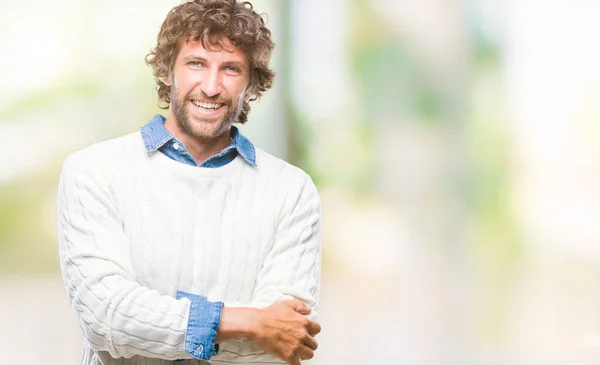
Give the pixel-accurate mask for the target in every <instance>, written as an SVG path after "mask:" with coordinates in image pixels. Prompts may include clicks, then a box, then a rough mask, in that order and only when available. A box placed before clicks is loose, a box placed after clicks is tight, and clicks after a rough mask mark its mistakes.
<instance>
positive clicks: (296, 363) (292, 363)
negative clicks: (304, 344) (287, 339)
mask: <svg viewBox="0 0 600 365" xmlns="http://www.w3.org/2000/svg"><path fill="white" fill-rule="evenodd" d="M286 362H287V363H288V365H301V363H300V358H298V355H296V354H295V353H294V354H292V356H291V357H290V358H289V359H288V360H287V361H286Z"/></svg>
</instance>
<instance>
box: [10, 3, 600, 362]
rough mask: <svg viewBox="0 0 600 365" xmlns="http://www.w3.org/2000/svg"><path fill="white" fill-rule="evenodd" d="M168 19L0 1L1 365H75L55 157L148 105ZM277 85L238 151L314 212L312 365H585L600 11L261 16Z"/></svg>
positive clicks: (111, 133)
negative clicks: (153, 57) (317, 213)
mask: <svg viewBox="0 0 600 365" xmlns="http://www.w3.org/2000/svg"><path fill="white" fill-rule="evenodd" d="M179 3H180V2H179V1H167V0H160V1H159V0H128V1H120V0H89V1H72V0H55V1H43V0H30V1H26V2H25V1H17V0H1V2H0V4H1V5H2V9H3V10H2V11H1V12H0V55H2V57H0V70H1V71H0V72H1V74H2V82H1V83H0V323H2V331H0V358H1V359H2V360H1V361H0V362H1V363H2V364H15V363H25V364H42V363H43V364H46V365H65V364H78V362H79V356H80V352H81V339H80V335H79V332H78V329H77V326H76V324H75V321H74V317H73V316H72V313H71V310H70V308H69V303H68V301H67V297H66V294H65V292H64V289H63V286H62V281H61V277H60V271H59V265H58V257H57V256H58V255H57V243H56V223H55V222H56V203H55V201H56V188H57V182H58V176H59V172H60V168H61V164H62V161H63V160H64V159H65V157H66V156H67V155H68V154H69V153H71V152H73V151H75V150H77V149H79V148H82V147H84V146H86V145H89V144H90V143H92V142H95V141H100V140H105V139H108V138H112V137H115V136H119V135H122V134H125V133H129V132H132V131H135V130H137V129H138V128H139V127H140V126H142V125H143V124H145V123H146V122H147V121H148V120H149V119H150V118H151V117H152V116H153V115H154V114H156V113H160V112H163V111H161V110H160V109H159V108H158V107H157V98H156V93H155V90H154V89H155V85H154V81H153V76H152V73H151V70H150V69H149V68H148V67H146V65H145V64H144V57H145V55H146V54H147V53H148V52H149V50H150V49H151V48H152V47H153V44H154V42H155V39H156V35H157V33H158V29H159V27H160V24H161V23H162V21H163V19H164V17H165V16H166V13H167V12H168V11H169V10H170V9H171V8H172V7H173V6H175V5H177V4H179ZM253 3H254V5H255V8H256V9H257V10H258V11H259V12H265V13H267V14H268V16H266V19H268V25H269V27H270V28H271V30H272V31H273V33H274V37H275V40H276V42H277V49H276V51H275V55H274V59H273V62H272V65H273V67H274V69H275V70H276V71H277V74H278V76H277V78H276V83H275V87H274V89H273V90H271V91H270V92H268V93H267V94H266V95H265V97H264V98H263V99H262V100H261V101H260V102H259V103H258V104H255V105H254V107H253V109H252V112H251V113H250V122H249V123H248V124H247V125H244V126H243V127H242V130H243V133H244V134H246V135H247V136H249V137H250V139H251V140H252V141H253V142H254V143H255V144H256V145H258V146H260V147H261V148H263V149H265V150H267V151H269V152H271V153H273V154H275V155H277V156H279V157H282V158H284V159H286V160H288V161H290V162H291V163H293V164H296V165H298V166H300V167H302V168H303V169H305V170H306V171H307V172H309V174H310V175H311V176H312V177H313V180H314V181H315V183H316V184H317V186H318V188H319V191H320V193H321V198H322V203H323V214H324V217H323V249H324V251H323V282H322V288H321V309H320V319H321V321H322V324H323V328H324V329H323V332H322V334H321V335H320V336H319V342H320V349H319V351H318V352H317V354H316V356H315V358H314V359H313V360H312V361H309V362H307V363H310V364H314V365H325V364H327V365H331V364H346V365H353V364H410V365H412V364H415V365H417V364H418V365H434V364H435V365H437V364H440V365H441V364H444V365H445V364H457V365H458V364H460V365H463V364H473V365H479V364H481V365H483V364H486V365H488V364H490V365H495V364H498V365H505V364H506V365H508V364H523V365H525V364H527V365H531V364H543V365H553V364H570V365H571V364H598V363H599V362H600V336H599V335H598V334H597V329H598V327H599V314H600V310H599V309H600V285H599V284H600V282H599V278H600V270H599V268H600V108H599V106H600V67H598V65H600V42H598V34H599V33H600V23H599V22H598V19H600V1H597V0H571V1H566V0H550V1H541V0H520V1H516V0H508V1H494V0H462V1H459V0H455V1H449V0H421V1H408V0H287V1H284V0H255V1H254V2H253Z"/></svg>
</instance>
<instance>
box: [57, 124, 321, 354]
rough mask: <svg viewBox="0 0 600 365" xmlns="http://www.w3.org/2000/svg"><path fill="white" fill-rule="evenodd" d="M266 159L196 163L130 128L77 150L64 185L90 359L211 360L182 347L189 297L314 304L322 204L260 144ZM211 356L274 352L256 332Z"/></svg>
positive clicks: (68, 251)
mask: <svg viewBox="0 0 600 365" xmlns="http://www.w3.org/2000/svg"><path fill="white" fill-rule="evenodd" d="M256 151H257V161H256V162H257V165H258V167H253V166H250V165H249V164H247V163H245V162H244V161H243V160H242V159H241V158H240V157H237V158H236V159H235V160H233V161H232V162H231V163H229V164H227V165H226V166H223V167H220V168H215V169H208V168H199V167H194V166H188V165H185V164H182V163H179V162H176V161H173V160H171V159H169V158H168V157H166V156H164V155H163V154H162V153H160V152H155V153H151V154H148V153H146V151H145V149H144V145H143V143H142V138H141V136H140V134H139V132H138V133H132V134H129V135H126V136H123V137H120V138H117V139H113V140H110V141H105V142H101V143H97V144H94V145H92V146H90V147H87V148H85V149H83V150H81V151H79V152H76V153H74V154H73V155H71V156H69V158H67V160H66V161H65V163H64V166H63V170H62V174H61V179H60V184H59V191H58V235H59V253H60V262H61V268H62V274H63V278H64V283H65V288H66V290H67V293H68V295H69V298H70V300H71V305H72V308H73V311H74V312H75V315H76V317H77V320H78V323H79V327H80V328H81V332H82V334H83V336H84V351H83V356H82V361H81V364H83V365H100V364H102V365H113V364H119V365H129V364H131V365H134V364H135V365H166V364H172V360H177V359H184V361H182V362H177V364H185V365H192V364H206V363H207V362H202V361H200V360H196V359H193V358H191V356H190V355H189V354H188V353H187V352H186V350H185V349H184V340H185V335H186V328H187V324H188V317H189V310H190V301H189V299H186V298H182V299H180V300H177V299H175V296H176V293H177V291H183V292H188V293H193V294H197V295H202V296H205V297H207V299H208V300H209V301H222V302H224V304H225V306H226V307H228V306H229V307H240V306H243V307H258V308H261V307H265V306H268V305H270V304H272V303H274V302H276V301H277V300H280V299H289V298H299V299H301V300H303V301H304V302H305V303H307V305H308V306H310V307H311V308H312V313H311V317H314V316H316V314H317V310H318V308H317V306H318V299H319V284H320V267H321V204H320V199H319V196H318V193H317V190H316V188H315V186H314V184H313V183H312V181H311V179H310V177H309V176H308V175H307V174H305V173H304V172H303V171H302V170H300V169H298V168H297V167H294V166H292V165H290V164H287V163H286V162H284V161H282V160H280V159H277V158H275V157H273V156H271V155H269V154H267V153H266V152H264V151H262V150H260V149H258V148H257V149H256ZM209 363H211V364H230V363H240V364H267V363H268V364H272V363H282V362H281V361H280V360H278V359H276V358H274V357H272V356H270V355H267V354H265V353H264V352H262V351H261V350H260V349H259V348H258V347H256V346H255V345H254V344H252V343H251V342H249V341H248V340H243V339H242V340H235V341H230V342H225V343H222V344H221V350H220V353H219V354H218V355H216V356H213V357H212V359H211V360H210V362H209Z"/></svg>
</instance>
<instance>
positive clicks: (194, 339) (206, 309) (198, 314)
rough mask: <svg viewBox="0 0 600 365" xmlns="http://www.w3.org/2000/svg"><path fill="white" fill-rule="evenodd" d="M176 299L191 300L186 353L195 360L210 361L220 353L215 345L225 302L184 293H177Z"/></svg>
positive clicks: (186, 335)
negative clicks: (212, 300) (210, 300)
mask: <svg viewBox="0 0 600 365" xmlns="http://www.w3.org/2000/svg"><path fill="white" fill-rule="evenodd" d="M176 298H177V299H181V298H187V299H189V300H190V316H189V320H188V327H187V331H186V334H185V345H184V346H185V351H187V353H188V354H190V356H192V357H193V358H195V359H199V360H210V358H211V357H212V356H214V355H217V354H218V353H219V345H218V344H217V345H215V338H216V337H217V329H218V328H219V324H220V322H221V313H222V312H223V302H209V301H208V300H206V297H203V296H201V295H195V294H190V293H185V292H182V291H178V292H177V296H176Z"/></svg>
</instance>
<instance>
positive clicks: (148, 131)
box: [140, 114, 256, 168]
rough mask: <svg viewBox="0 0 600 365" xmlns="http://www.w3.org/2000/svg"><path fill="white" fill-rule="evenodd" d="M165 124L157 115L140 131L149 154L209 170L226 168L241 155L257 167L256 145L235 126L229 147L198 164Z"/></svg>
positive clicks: (160, 116)
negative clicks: (160, 155)
mask: <svg viewBox="0 0 600 365" xmlns="http://www.w3.org/2000/svg"><path fill="white" fill-rule="evenodd" d="M164 123H165V117H163V116H162V115H160V114H157V115H155V116H154V117H153V118H152V119H151V120H150V122H148V124H146V125H145V126H143V127H142V128H141V129H140V133H141V134H142V139H143V140H144V145H145V146H146V151H147V152H148V153H150V152H154V151H156V150H159V151H160V152H162V153H164V154H165V155H166V156H168V157H170V158H171V159H173V160H175V161H179V162H181V163H184V164H187V165H191V166H198V167H209V168H215V167H222V166H225V165H227V164H228V163H230V162H231V161H233V160H234V159H235V158H236V157H237V156H238V154H239V155H240V156H241V157H242V158H243V159H244V161H246V162H247V163H249V164H250V165H252V166H254V167H256V151H255V149H254V145H253V144H252V142H250V141H249V140H248V138H246V137H244V136H243V135H242V133H241V132H240V131H239V130H238V129H237V128H236V127H234V126H231V131H230V134H229V136H230V137H231V142H230V143H229V146H227V147H225V148H224V149H223V150H222V151H221V152H219V153H217V154H216V155H214V156H212V157H210V158H208V159H207V160H206V161H203V162H201V163H200V164H198V162H197V161H196V160H195V159H194V157H192V155H191V154H190V153H189V152H188V150H187V149H186V148H185V146H184V145H183V143H181V142H180V141H178V140H177V138H175V137H174V136H173V135H172V134H171V133H169V131H168V130H167V129H166V128H165V125H164Z"/></svg>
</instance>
